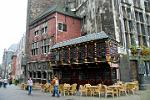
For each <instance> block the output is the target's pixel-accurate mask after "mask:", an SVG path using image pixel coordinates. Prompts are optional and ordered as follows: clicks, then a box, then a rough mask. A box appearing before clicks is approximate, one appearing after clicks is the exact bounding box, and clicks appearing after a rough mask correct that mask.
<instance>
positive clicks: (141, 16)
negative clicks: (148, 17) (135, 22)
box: [139, 12, 144, 22]
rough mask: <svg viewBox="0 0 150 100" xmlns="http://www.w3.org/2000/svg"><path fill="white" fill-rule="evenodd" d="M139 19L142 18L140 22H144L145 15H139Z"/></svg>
mask: <svg viewBox="0 0 150 100" xmlns="http://www.w3.org/2000/svg"><path fill="white" fill-rule="evenodd" d="M139 17H140V22H144V19H143V13H141V12H140V13H139Z"/></svg>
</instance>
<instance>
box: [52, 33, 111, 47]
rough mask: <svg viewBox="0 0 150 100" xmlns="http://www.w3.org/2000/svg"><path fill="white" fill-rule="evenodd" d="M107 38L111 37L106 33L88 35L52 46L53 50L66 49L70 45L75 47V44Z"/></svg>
mask: <svg viewBox="0 0 150 100" xmlns="http://www.w3.org/2000/svg"><path fill="white" fill-rule="evenodd" d="M107 38H109V36H108V35H107V34H106V33H105V32H100V33H93V34H88V35H85V36H81V37H78V38H75V39H70V40H67V41H63V42H60V43H57V44H55V45H54V46H52V48H51V49H55V48H59V47H64V46H68V45H75V44H79V43H84V42H88V41H93V40H101V39H107Z"/></svg>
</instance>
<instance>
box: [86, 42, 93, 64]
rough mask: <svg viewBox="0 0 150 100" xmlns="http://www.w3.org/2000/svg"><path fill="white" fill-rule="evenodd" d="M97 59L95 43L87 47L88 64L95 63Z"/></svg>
mask: <svg viewBox="0 0 150 100" xmlns="http://www.w3.org/2000/svg"><path fill="white" fill-rule="evenodd" d="M94 57H95V45H94V43H89V44H88V45H87V62H94Z"/></svg>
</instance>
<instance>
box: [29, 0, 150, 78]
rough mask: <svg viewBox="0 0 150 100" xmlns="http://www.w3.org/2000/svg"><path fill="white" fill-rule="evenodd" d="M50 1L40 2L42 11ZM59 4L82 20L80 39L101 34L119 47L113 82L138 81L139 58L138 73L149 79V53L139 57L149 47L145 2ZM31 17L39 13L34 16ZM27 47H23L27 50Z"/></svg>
mask: <svg viewBox="0 0 150 100" xmlns="http://www.w3.org/2000/svg"><path fill="white" fill-rule="evenodd" d="M29 1H34V0H29ZM48 1H49V2H48ZM50 1H52V0H47V1H46V0H45V1H43V2H42V1H41V2H42V4H44V5H47V6H44V7H46V8H48V5H51V3H52V2H50ZM58 1H59V0H58ZM60 1H62V4H66V5H67V6H68V7H70V9H71V10H72V11H73V12H74V13H75V14H76V15H77V16H80V17H81V18H82V20H81V36H84V35H88V34H93V33H99V32H102V31H104V32H105V33H107V35H108V36H109V37H111V38H112V39H114V40H115V41H116V42H117V43H119V45H118V54H119V62H118V63H119V68H117V69H116V72H117V73H118V74H117V78H116V79H121V80H123V81H130V80H133V79H138V73H139V69H138V61H139V58H140V59H142V62H143V63H142V66H143V67H142V69H144V70H143V71H142V70H141V71H142V73H144V75H145V76H150V62H149V59H150V58H149V56H150V54H149V53H147V54H146V55H143V54H142V52H143V51H142V50H144V49H145V48H146V49H147V48H148V47H149V46H150V25H149V20H150V19H149V17H150V1H149V0H60ZM34 2H36V1H34ZM29 3H30V2H29ZM37 3H39V2H37ZM30 4H31V3H30ZM42 4H41V5H42ZM55 4H56V2H55ZM35 5H36V4H35ZM39 5H40V4H39ZM41 5H40V7H39V8H38V9H40V11H42V10H44V9H43V7H42V6H41ZM31 6H32V5H31ZM46 8H45V9H46ZM29 9H30V8H29ZM33 9H34V8H33ZM30 10H31V9H30ZM35 10H37V9H36V8H35V9H34V11H35ZM28 14H29V16H30V15H32V14H30V13H28ZM35 14H39V13H37V12H36V13H35ZM28 18H29V17H28ZM27 21H28V20H27ZM28 26H29V24H27V33H29V32H28V30H29V28H28ZM54 26H55V25H54ZM27 37H29V34H27ZM61 37H62V36H61ZM58 38H59V36H58ZM68 39H69V38H68ZM27 41H29V38H27ZM56 41H57V40H56ZM56 41H55V42H56ZM60 41H64V40H60ZM58 42H59V41H58ZM28 44H29V43H27V48H29V47H28V46H29V45H28ZM139 47H140V54H142V55H138V54H137V49H139ZM133 48H134V49H136V53H135V54H136V55H135V54H133ZM118 54H117V55H118ZM28 57H29V58H30V54H29V53H28V52H27V58H28ZM28 61H30V59H28Z"/></svg>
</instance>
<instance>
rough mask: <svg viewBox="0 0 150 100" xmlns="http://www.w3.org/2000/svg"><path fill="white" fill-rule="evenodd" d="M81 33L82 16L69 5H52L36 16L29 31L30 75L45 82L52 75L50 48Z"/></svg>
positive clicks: (28, 62)
mask: <svg viewBox="0 0 150 100" xmlns="http://www.w3.org/2000/svg"><path fill="white" fill-rule="evenodd" d="M80 35H81V33H80V18H79V17H78V16H76V15H75V14H74V13H73V12H71V11H70V10H69V9H68V8H67V7H61V6H51V7H50V8H49V9H47V10H46V11H45V12H44V13H42V14H41V15H39V16H38V17H37V18H35V19H34V20H33V21H32V22H31V23H30V25H29V33H28V40H29V41H28V44H29V45H28V49H27V54H28V60H27V70H28V75H29V76H30V77H32V78H33V79H34V80H35V81H37V82H45V81H46V80H47V79H48V78H50V77H52V70H51V67H50V65H49V50H50V48H51V47H52V46H53V45H54V44H56V43H59V42H62V41H65V40H69V39H73V38H77V37H79V36H80ZM29 76H28V77H29Z"/></svg>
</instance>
